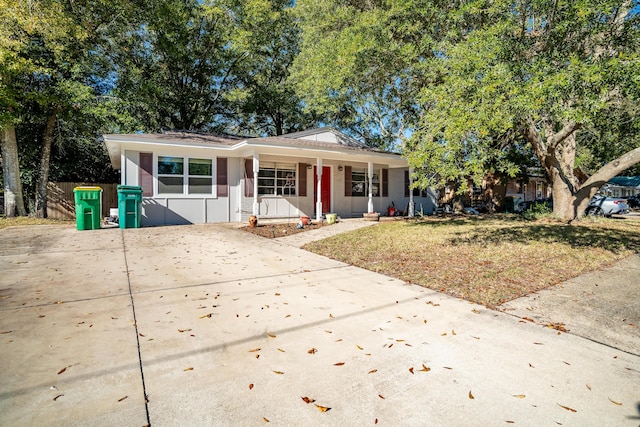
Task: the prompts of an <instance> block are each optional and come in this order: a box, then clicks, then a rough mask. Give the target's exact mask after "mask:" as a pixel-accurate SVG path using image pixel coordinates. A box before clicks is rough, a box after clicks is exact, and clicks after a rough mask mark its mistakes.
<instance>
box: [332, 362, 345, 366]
mask: <svg viewBox="0 0 640 427" xmlns="http://www.w3.org/2000/svg"><path fill="white" fill-rule="evenodd" d="M342 365H344V362H338V363H334V364H333V366H342Z"/></svg>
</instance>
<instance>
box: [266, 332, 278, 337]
mask: <svg viewBox="0 0 640 427" xmlns="http://www.w3.org/2000/svg"><path fill="white" fill-rule="evenodd" d="M267 335H269V338H275V337H276V336H275V335H273V334H270V333H268V332H267Z"/></svg>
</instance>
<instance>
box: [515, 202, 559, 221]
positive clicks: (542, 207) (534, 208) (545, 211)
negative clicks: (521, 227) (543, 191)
mask: <svg viewBox="0 0 640 427" xmlns="http://www.w3.org/2000/svg"><path fill="white" fill-rule="evenodd" d="M522 217H523V218H524V219H527V220H529V221H535V220H539V219H543V218H551V217H553V210H552V209H551V208H550V207H549V205H547V204H546V203H540V202H535V203H533V204H532V205H531V206H530V207H529V209H527V210H526V211H524V212H522Z"/></svg>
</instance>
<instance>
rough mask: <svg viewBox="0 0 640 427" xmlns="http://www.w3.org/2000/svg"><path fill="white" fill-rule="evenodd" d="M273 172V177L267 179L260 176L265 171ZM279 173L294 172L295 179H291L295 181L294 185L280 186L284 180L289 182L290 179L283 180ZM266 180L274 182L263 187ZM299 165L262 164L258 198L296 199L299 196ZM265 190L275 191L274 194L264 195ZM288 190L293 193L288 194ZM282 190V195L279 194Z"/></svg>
mask: <svg viewBox="0 0 640 427" xmlns="http://www.w3.org/2000/svg"><path fill="white" fill-rule="evenodd" d="M267 169H270V170H273V177H268V176H267V177H265V176H260V172H262V171H264V170H267ZM279 171H283V172H284V171H287V172H293V177H292V178H290V179H291V180H293V183H292V184H291V183H289V185H288V186H287V185H286V184H285V185H278V184H280V183H282V182H283V181H284V180H288V179H289V178H286V177H285V178H282V177H279V176H278V172H279ZM265 180H273V184H272V185H261V184H263V182H264V181H265ZM298 182H299V178H298V164H297V163H280V162H262V161H261V162H260V169H259V170H258V196H259V197H296V196H297V194H298ZM264 188H269V189H272V190H273V193H263V192H262V191H261V190H262V189H264ZM287 189H290V190H292V191H290V192H287ZM279 190H280V192H281V194H278V191H279Z"/></svg>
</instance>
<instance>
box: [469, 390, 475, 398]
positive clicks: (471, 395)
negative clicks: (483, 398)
mask: <svg viewBox="0 0 640 427" xmlns="http://www.w3.org/2000/svg"><path fill="white" fill-rule="evenodd" d="M469 399H475V397H473V394H471V390H469Z"/></svg>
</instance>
